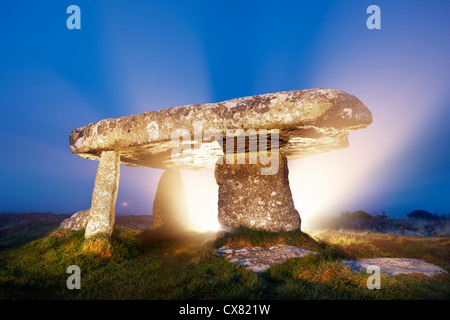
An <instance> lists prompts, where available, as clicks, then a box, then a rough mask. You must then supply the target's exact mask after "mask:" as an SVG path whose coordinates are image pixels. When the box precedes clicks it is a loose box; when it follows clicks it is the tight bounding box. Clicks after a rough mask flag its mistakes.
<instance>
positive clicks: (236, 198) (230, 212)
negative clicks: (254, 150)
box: [215, 154, 301, 231]
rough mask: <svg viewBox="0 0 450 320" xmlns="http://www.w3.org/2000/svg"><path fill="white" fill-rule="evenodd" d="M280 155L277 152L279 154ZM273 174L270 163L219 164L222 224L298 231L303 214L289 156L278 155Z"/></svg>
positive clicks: (220, 217) (228, 226) (220, 219)
mask: <svg viewBox="0 0 450 320" xmlns="http://www.w3.org/2000/svg"><path fill="white" fill-rule="evenodd" d="M277 155H278V154H277ZM275 159H277V160H278V166H276V167H275V166H274V171H273V172H272V173H271V174H266V175H263V174H261V168H264V167H266V168H267V167H268V166H267V165H262V164H261V163H257V164H226V163H225V161H224V162H223V163H224V164H217V165H216V170H215V178H216V181H217V184H218V185H219V203H218V205H219V223H220V224H221V225H222V226H224V227H227V228H235V227H238V226H245V227H249V228H252V229H262V230H267V231H280V230H287V231H290V230H298V229H300V222H301V220H300V216H299V214H298V212H297V210H296V209H295V207H294V201H293V200H292V194H291V190H290V188H289V180H288V173H289V170H288V166H287V161H286V158H285V157H284V156H282V155H278V158H275Z"/></svg>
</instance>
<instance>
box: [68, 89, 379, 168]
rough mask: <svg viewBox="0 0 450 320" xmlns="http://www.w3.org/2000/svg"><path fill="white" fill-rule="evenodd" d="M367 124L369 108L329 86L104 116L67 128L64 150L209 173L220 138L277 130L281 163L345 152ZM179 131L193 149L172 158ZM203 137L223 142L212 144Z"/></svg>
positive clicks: (219, 153)
mask: <svg viewBox="0 0 450 320" xmlns="http://www.w3.org/2000/svg"><path fill="white" fill-rule="evenodd" d="M371 122H372V115H371V113H370V111H369V110H368V109H367V107H366V106H364V104H363V103H362V102H361V101H359V100H358V99H357V98H356V97H355V96H353V95H350V94H347V93H345V92H343V91H339V90H331V89H308V90H296V91H285V92H278V93H269V94H262V95H257V96H251V97H244V98H237V99H232V100H228V101H224V102H219V103H205V104H196V105H186V106H181V107H174V108H169V109H165V110H160V111H151V112H146V113H143V114H140V115H132V116H126V117H121V118H117V119H104V120H101V121H99V122H94V123H91V124H89V125H87V126H85V127H82V128H78V129H75V130H73V131H72V132H71V133H70V149H71V151H72V152H73V153H75V154H77V155H79V156H81V157H84V158H87V159H95V160H98V159H99V158H100V155H101V153H102V151H105V150H116V151H120V154H121V158H120V163H121V164H124V165H128V166H140V167H152V168H163V169H166V168H172V169H213V168H214V167H215V164H216V161H217V159H218V158H219V157H220V156H222V155H223V150H222V146H223V140H225V141H226V140H227V138H228V137H235V136H248V137H249V138H250V139H258V138H257V137H256V136H255V135H254V134H253V133H252V132H248V131H245V130H247V129H254V130H260V129H268V130H269V131H270V130H274V129H277V130H279V134H280V145H279V148H280V153H282V154H283V155H284V156H285V157H286V158H287V160H288V161H289V160H294V159H300V158H304V157H308V156H311V155H314V154H318V153H323V152H330V151H333V150H338V149H342V148H345V147H347V145H348V139H347V137H348V134H349V132H351V131H353V130H357V129H362V128H365V127H366V126H367V125H369V124H370V123H371ZM199 125H200V127H199ZM181 129H183V130H185V133H187V135H188V136H190V138H191V139H192V146H194V147H195V148H192V149H189V150H184V151H183V153H182V154H180V157H179V158H178V159H177V160H176V161H172V158H171V151H172V149H173V148H174V147H175V146H177V145H178V144H179V141H178V139H177V141H172V139H171V137H172V134H173V133H174V131H175V130H181ZM230 129H244V130H241V132H239V131H233V130H230ZM202 131H203V135H202ZM196 132H197V134H196ZM198 132H200V134H198ZM208 135H212V136H215V135H220V137H222V138H223V139H221V138H219V139H217V140H218V141H215V138H211V136H208ZM207 136H208V137H207ZM187 144H189V145H191V141H189V142H187ZM259 151H261V147H260V148H259Z"/></svg>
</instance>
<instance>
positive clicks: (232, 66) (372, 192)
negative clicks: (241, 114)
mask: <svg viewBox="0 0 450 320" xmlns="http://www.w3.org/2000/svg"><path fill="white" fill-rule="evenodd" d="M71 4H76V5H78V6H79V7H80V8H81V17H82V20H81V26H82V29H81V30H68V29H67V28H66V19H67V17H68V14H67V13H66V8H67V7H68V6H69V5H71ZM371 4H377V5H379V6H380V8H381V12H382V29H381V30H368V29H367V28H366V19H367V17H368V15H367V14H366V8H367V7H368V6H369V5H371ZM449 14H450V1H446V0H442V1H437V0H436V1H425V0H424V1H392V0H390V1H385V0H374V1H372V0H371V1H364V0H354V1H353V0H351V1H331V0H330V1H326V0H318V1H317V0H315V1H312V0H311V1H261V0H258V1H233V0H228V1H216V0H214V1H143V0H142V1H111V0H110V1H85V0H74V1H64V0H58V1H22V0H17V1H9V2H6V3H3V4H2V10H1V12H0V30H1V31H0V37H1V38H0V41H1V42H0V43H1V50H0V106H1V117H0V150H1V157H0V177H1V180H0V211H21V212H22V211H47V210H49V211H53V212H75V211H78V210H82V209H85V208H88V207H89V205H90V199H91V194H92V190H93V185H94V179H95V172H96V169H97V162H95V161H88V160H85V159H82V158H80V157H77V156H75V155H73V154H71V152H70V149H69V142H68V135H69V133H70V131H71V130H73V129H74V128H77V127H81V126H84V125H87V124H89V123H90V122H94V121H99V120H101V119H103V118H114V117H119V116H125V115H130V114H137V113H142V112H145V111H151V110H159V109H162V108H166V107H172V106H178V105H185V104H192V103H205V102H218V101H222V100H227V99H231V98H235V97H241V96H248V95H254V94H261V93H267V92H277V91H285V90H296V89H305V88H315V87H322V88H333V89H341V90H345V91H347V92H349V93H351V94H354V95H356V96H357V97H358V98H360V99H361V100H362V101H363V102H364V103H365V104H366V105H367V106H368V107H369V109H370V110H371V111H372V112H373V115H374V123H373V124H372V125H371V126H370V127H369V128H367V129H365V130H363V131H361V132H357V133H353V134H352V135H351V137H350V148H349V149H348V150H347V151H339V152H338V153H336V155H332V154H330V156H329V157H328V156H327V157H328V158H326V157H324V158H317V161H316V160H315V158H312V159H311V160H308V161H309V162H308V161H305V162H302V160H299V161H295V163H291V164H290V168H291V171H290V172H291V186H292V188H293V194H294V197H295V194H296V192H297V193H301V191H299V190H300V189H296V188H297V187H296V186H297V184H298V185H299V186H300V185H301V183H302V182H303V183H308V181H300V180H302V179H306V178H305V177H306V175H307V174H311V170H313V167H314V166H316V168H317V166H318V163H323V165H324V166H326V167H327V168H329V169H330V175H329V177H330V178H329V179H332V178H333V177H334V178H335V179H338V177H337V176H336V175H334V172H335V171H343V172H345V171H346V170H348V171H349V172H350V171H351V170H353V169H352V168H355V169H354V172H353V175H352V178H351V179H349V183H348V184H347V185H343V184H342V185H341V184H340V183H337V186H336V188H337V189H339V190H344V189H345V190H347V191H346V193H345V194H344V193H342V194H335V198H336V199H339V200H340V201H334V202H330V203H331V204H330V206H331V207H330V206H329V207H327V208H326V209H325V208H323V210H325V211H326V212H325V213H329V214H335V213H338V212H340V211H343V210H356V209H363V210H367V211H369V212H381V210H386V211H387V213H388V215H404V214H405V213H407V212H409V211H411V210H414V209H424V210H429V211H431V212H435V213H450V201H449V200H448V199H449V197H450V161H449V156H450V151H449V146H450V126H449V125H448V119H450V100H449V99H450V90H449V89H450V85H449V84H450V59H449V57H450V41H449V39H450V18H449ZM333 157H334V158H333ZM346 159H347V160H346ZM348 159H353V160H352V161H355V163H353V164H351V165H349V166H348V167H345V168H342V167H339V168H338V167H336V168H333V167H332V166H333V164H336V166H337V163H346V162H348ZM314 161H316V162H315V163H314ZM320 161H323V162H320ZM338 161H340V162H338ZM308 165H310V167H308ZM302 166H303V168H306V169H304V170H306V171H308V172H306V171H305V172H302V171H301V170H302V169H301V168H302ZM357 168H360V169H357ZM358 170H359V171H358ZM296 172H297V173H296ZM161 173H162V172H161V171H160V170H156V169H140V168H127V167H123V166H122V167H121V181H120V188H119V196H118V204H119V205H118V212H128V213H150V212H151V206H152V201H153V197H154V193H155V190H156V186H157V182H158V178H159V176H160V174H161ZM313 174H316V175H320V174H321V172H320V171H319V172H313ZM350 175H351V174H349V176H350ZM323 177H324V178H323V179H324V181H326V179H328V178H327V176H326V175H325V173H324V175H323ZM339 179H340V178H339ZM350 180H351V181H350ZM205 181H206V180H205ZM208 181H209V182H205V184H207V183H211V179H210V180H208ZM318 183H319V182H318ZM323 183H325V182H323ZM299 188H300V187H299ZM317 188H318V190H321V189H324V188H323V185H322V186H321V185H318V186H317ZM296 190H297V191H296ZM311 190H312V189H311ZM353 191H355V193H353ZM356 191H358V192H357V193H356ZM311 192H312V191H311ZM317 192H319V191H317ZM329 192H330V193H328V194H325V193H324V194H323V195H322V194H318V195H317V197H318V198H320V197H322V196H323V197H329V196H330V194H331V193H333V190H331V191H329ZM342 192H343V191H342ZM352 196H353V197H352ZM330 197H331V196H330ZM330 201H331V200H330ZM123 202H127V203H129V206H128V207H127V208H123V207H121V206H120V204H121V203H123ZM296 205H297V206H299V207H300V208H301V204H300V205H299V204H298V203H296ZM299 211H301V210H299Z"/></svg>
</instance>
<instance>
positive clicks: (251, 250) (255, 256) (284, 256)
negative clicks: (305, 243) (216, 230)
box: [215, 244, 317, 273]
mask: <svg viewBox="0 0 450 320" xmlns="http://www.w3.org/2000/svg"><path fill="white" fill-rule="evenodd" d="M215 252H216V253H217V254H218V255H220V256H222V257H225V258H227V259H229V260H230V262H232V263H237V264H240V265H242V266H245V267H246V268H248V269H250V270H252V271H254V272H257V273H260V272H264V271H266V270H267V269H268V268H270V267H272V266H273V265H275V264H279V263H283V262H285V261H286V260H288V259H291V258H301V257H304V256H307V255H309V254H316V253H317V252H314V251H310V250H306V249H302V248H298V247H294V246H289V245H286V244H278V245H276V246H273V247H229V246H223V247H221V248H219V249H217V250H216V251H215Z"/></svg>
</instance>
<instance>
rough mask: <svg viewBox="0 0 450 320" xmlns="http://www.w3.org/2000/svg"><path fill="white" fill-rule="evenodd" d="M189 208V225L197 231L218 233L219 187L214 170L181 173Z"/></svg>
mask: <svg viewBox="0 0 450 320" xmlns="http://www.w3.org/2000/svg"><path fill="white" fill-rule="evenodd" d="M181 176H182V177H183V183H184V187H185V189H186V198H187V203H188V207H189V224H190V226H191V227H192V228H193V229H194V230H197V231H217V230H219V228H220V225H219V222H218V220H217V213H218V207H217V199H218V194H219V187H218V185H217V184H216V181H215V178H214V171H213V170H203V171H181Z"/></svg>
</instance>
